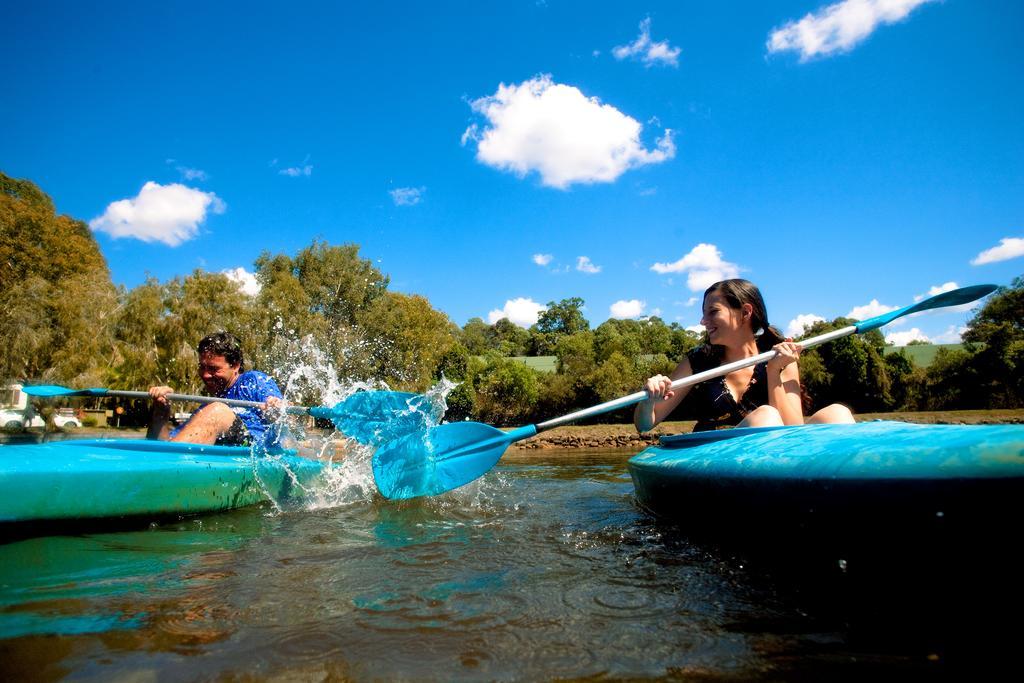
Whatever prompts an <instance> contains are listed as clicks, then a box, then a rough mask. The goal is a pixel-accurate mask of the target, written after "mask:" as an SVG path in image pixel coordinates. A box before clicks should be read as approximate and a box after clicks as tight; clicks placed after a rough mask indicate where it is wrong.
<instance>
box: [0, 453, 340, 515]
mask: <svg viewBox="0 0 1024 683" xmlns="http://www.w3.org/2000/svg"><path fill="white" fill-rule="evenodd" d="M321 471H322V466H321V464H320V463H319V462H316V461H314V460H309V459H306V458H301V457H298V456H297V455H296V454H295V452H294V451H283V452H281V453H276V454H260V455H258V456H257V455H254V454H253V453H252V452H251V451H250V449H249V448H247V447H236V446H205V445H200V444H186V443H176V442H163V441H145V440H113V439H111V440H107V439H100V440H72V441H58V442H50V443H42V444H29V445H16V446H4V447H2V448H0V522H30V521H42V520H62V519H97V518H110V517H135V516H143V515H151V516H166V515H193V514H198V513H205V512H215V511H221V510H230V509H233V508H238V507H244V506H248V505H254V504H257V503H260V502H263V501H265V500H268V498H271V497H272V498H273V499H274V500H282V499H289V498H292V497H294V496H295V495H297V494H300V493H301V490H302V488H303V487H305V486H308V485H309V484H310V483H311V482H312V481H313V480H314V479H315V478H316V477H317V476H319V475H320V473H321Z"/></svg>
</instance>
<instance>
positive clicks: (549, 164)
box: [462, 75, 676, 190]
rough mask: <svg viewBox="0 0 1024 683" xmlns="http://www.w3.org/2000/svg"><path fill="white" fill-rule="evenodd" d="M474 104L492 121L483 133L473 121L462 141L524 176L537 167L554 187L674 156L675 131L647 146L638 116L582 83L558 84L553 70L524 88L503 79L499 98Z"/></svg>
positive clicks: (605, 177)
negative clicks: (585, 91) (590, 92)
mask: <svg viewBox="0 0 1024 683" xmlns="http://www.w3.org/2000/svg"><path fill="white" fill-rule="evenodd" d="M470 106H471V107H472V108H473V111H475V112H477V113H478V114H481V115H482V116H484V117H486V118H487V121H488V124H489V126H488V127H486V128H485V129H484V130H483V131H480V130H479V129H478V128H477V127H476V125H473V126H470V127H469V128H468V129H467V130H466V132H465V133H464V134H463V136H462V140H463V144H465V143H466V142H467V141H468V140H475V141H476V142H477V154H476V158H477V160H478V161H480V162H481V163H483V164H487V165H488V166H491V167H493V168H497V169H501V170H504V171H511V172H513V173H515V174H517V175H518V176H520V177H524V176H525V175H526V174H527V173H530V172H531V171H536V172H537V173H539V174H540V178H541V183H543V184H544V185H547V186H549V187H555V188H558V189H563V190H564V189H566V188H567V187H569V186H570V185H572V184H573V183H599V182H600V183H610V182H613V181H614V180H616V179H617V178H618V177H619V176H620V175H622V174H623V173H625V172H626V171H628V170H630V169H633V168H638V167H640V166H645V165H647V164H657V163H661V162H663V161H666V160H668V159H671V158H672V157H674V156H675V153H676V148H675V144H674V143H673V142H672V131H671V130H669V129H665V135H664V136H663V137H662V138H660V139H659V140H658V141H657V148H656V149H653V150H648V149H646V148H645V147H644V146H643V145H642V144H641V142H640V132H641V130H642V129H643V126H642V125H641V124H640V123H639V122H638V121H637V120H636V119H634V118H632V117H630V116H627V115H625V114H623V113H622V112H620V111H619V110H618V109H616V108H615V107H613V106H611V105H608V104H601V101H600V100H599V99H597V98H596V97H587V96H585V95H584V94H583V93H582V92H580V90H579V89H578V88H575V87H573V86H570V85H562V84H559V83H554V82H553V81H552V80H551V76H550V75H541V76H537V77H536V78H533V79H531V80H528V81H524V82H523V83H520V84H519V85H514V84H513V85H505V84H504V83H502V84H501V85H499V86H498V91H497V92H496V93H494V95H491V96H488V97H482V98H480V99H478V100H475V101H473V102H471V103H470Z"/></svg>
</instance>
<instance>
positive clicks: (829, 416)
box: [807, 403, 855, 424]
mask: <svg viewBox="0 0 1024 683" xmlns="http://www.w3.org/2000/svg"><path fill="white" fill-rule="evenodd" d="M807 421H808V422H810V423H816V424H823V423H825V424H853V423H854V422H855V420H854V419H853V411H851V410H850V409H849V408H847V407H846V406H844V405H843V404H842V403H833V404H832V405H828V406H825V407H824V408H822V409H821V410H819V411H818V412H816V413H815V414H814V415H812V416H811V417H810V419H809V420H807Z"/></svg>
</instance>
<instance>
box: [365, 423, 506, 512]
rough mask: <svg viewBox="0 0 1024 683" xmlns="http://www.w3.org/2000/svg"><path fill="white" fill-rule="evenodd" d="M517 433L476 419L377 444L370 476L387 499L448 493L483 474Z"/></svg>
mask: <svg viewBox="0 0 1024 683" xmlns="http://www.w3.org/2000/svg"><path fill="white" fill-rule="evenodd" d="M517 431H518V430H517ZM517 437H518V438H522V437H521V436H519V435H518V434H517V433H516V432H510V433H505V432H503V431H501V430H500V429H495V428H494V427H489V426H488V425H485V424H480V423H479V422H455V423H453V424H446V425H439V426H437V427H431V428H430V429H428V430H426V431H425V432H417V433H412V434H407V435H406V436H403V437H402V438H400V439H398V440H396V441H391V442H389V443H385V444H384V445H383V446H381V447H380V448H378V449H377V452H376V453H374V454H373V479H374V481H375V482H376V483H377V489H378V490H379V491H380V492H381V495H383V496H384V497H385V498H391V499H393V500H402V499H405V498H416V497H418V496H433V495H437V494H439V493H444V492H445V491H451V490H452V489H456V488H458V487H460V486H463V485H465V484H468V483H469V482H471V481H473V480H474V479H477V478H479V477H481V476H483V475H484V474H486V473H487V471H488V470H490V469H491V468H492V467H494V465H495V464H497V462H498V460H500V459H501V456H502V454H503V453H504V452H505V449H506V448H507V447H508V445H509V444H510V443H512V441H515V440H517Z"/></svg>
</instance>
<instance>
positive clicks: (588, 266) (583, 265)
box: [576, 256, 601, 275]
mask: <svg viewBox="0 0 1024 683" xmlns="http://www.w3.org/2000/svg"><path fill="white" fill-rule="evenodd" d="M576 270H578V271H580V272H581V273H586V274H587V275H596V274H597V273H600V272H601V266H595V265H594V264H593V263H591V262H590V257H589V256H580V257H579V258H577V259H576Z"/></svg>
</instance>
